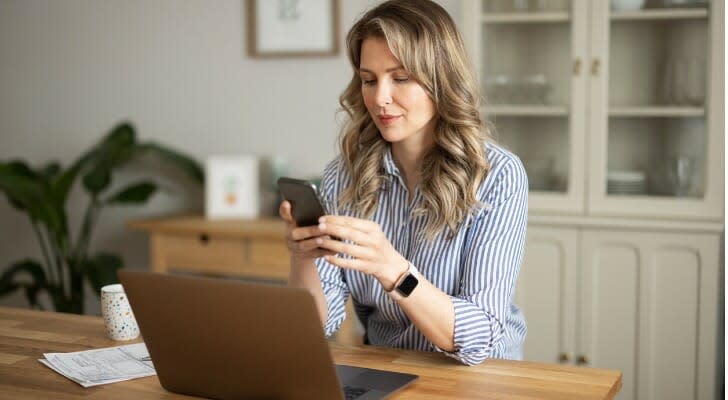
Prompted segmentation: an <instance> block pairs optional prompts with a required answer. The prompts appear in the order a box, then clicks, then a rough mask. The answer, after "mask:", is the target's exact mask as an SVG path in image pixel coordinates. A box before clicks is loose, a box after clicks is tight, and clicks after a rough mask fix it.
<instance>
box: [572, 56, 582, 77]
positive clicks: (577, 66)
mask: <svg viewBox="0 0 728 400" xmlns="http://www.w3.org/2000/svg"><path fill="white" fill-rule="evenodd" d="M580 73H581V58H579V57H577V58H576V60H574V75H579V74H580Z"/></svg>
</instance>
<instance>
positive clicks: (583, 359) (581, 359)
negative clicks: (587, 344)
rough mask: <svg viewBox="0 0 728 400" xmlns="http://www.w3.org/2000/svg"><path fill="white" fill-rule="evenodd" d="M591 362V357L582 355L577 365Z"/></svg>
mask: <svg viewBox="0 0 728 400" xmlns="http://www.w3.org/2000/svg"><path fill="white" fill-rule="evenodd" d="M590 362H591V359H589V356H586V355H581V356H579V358H577V359H576V363H577V364H579V365H586V364H589V363H590Z"/></svg>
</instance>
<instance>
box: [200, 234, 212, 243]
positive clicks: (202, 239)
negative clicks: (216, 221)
mask: <svg viewBox="0 0 728 400" xmlns="http://www.w3.org/2000/svg"><path fill="white" fill-rule="evenodd" d="M209 242H210V236H208V235H207V234H206V233H203V234H201V235H200V243H202V244H207V243H209Z"/></svg>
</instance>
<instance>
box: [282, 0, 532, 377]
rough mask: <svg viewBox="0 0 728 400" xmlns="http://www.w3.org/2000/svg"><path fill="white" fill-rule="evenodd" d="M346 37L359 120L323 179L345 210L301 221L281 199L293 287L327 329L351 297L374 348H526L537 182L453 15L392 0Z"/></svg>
mask: <svg viewBox="0 0 728 400" xmlns="http://www.w3.org/2000/svg"><path fill="white" fill-rule="evenodd" d="M346 40H347V49H348V56H349V60H350V61H351V64H352V66H353V69H354V75H353V77H352V79H351V82H350V83H349V85H348V87H347V88H346V89H345V90H344V92H343V94H342V95H341V97H340V103H341V105H342V107H343V109H344V110H345V111H346V112H347V114H348V117H349V120H348V122H347V124H346V125H345V126H344V127H343V130H342V140H341V155H340V156H339V157H338V158H336V159H335V160H334V161H333V162H331V163H330V164H329V165H328V166H327V167H326V169H325V171H324V175H323V181H322V183H321V188H320V192H321V193H320V195H321V197H322V199H323V200H324V202H325V203H327V205H328V209H329V212H332V213H335V214H338V215H327V216H324V217H322V218H321V219H320V221H319V222H320V224H319V225H318V226H310V227H297V226H296V225H295V222H294V221H293V219H292V217H291V211H290V203H288V202H283V203H282V204H281V207H280V214H281V217H282V218H283V219H284V220H285V221H286V222H287V223H288V232H287V235H288V239H289V241H288V243H289V248H290V250H291V254H292V256H291V272H290V277H289V285H290V286H294V287H302V288H306V289H308V290H309V291H310V292H311V293H312V294H313V296H314V298H315V300H316V303H317V307H318V310H319V314H320V316H321V321H322V324H323V325H324V330H325V333H326V334H327V335H331V334H333V333H334V332H336V331H337V330H338V328H339V326H340V325H341V322H342V321H343V320H344V318H345V308H344V305H345V303H346V300H347V299H348V296H349V295H350V294H351V295H352V297H353V300H354V305H355V309H356V313H357V315H358V317H359V318H360V320H361V322H362V323H363V325H364V327H365V328H366V340H368V342H370V343H371V344H375V345H383V346H390V347H398V348H406V349H416V350H428V351H440V352H444V353H445V354H448V355H450V356H452V357H454V358H456V359H458V360H459V361H461V362H462V363H464V364H467V365H474V364H478V363H480V362H482V361H483V360H484V359H486V358H489V357H494V358H510V359H520V358H522V355H521V344H522V343H523V339H524V337H525V333H526V325H525V321H524V318H523V315H522V314H521V312H520V310H519V309H518V308H517V307H515V306H514V305H512V304H511V302H512V299H513V295H514V290H515V285H516V279H517V277H518V271H519V268H520V263H521V259H522V256H523V244H524V237H525V230H526V214H527V198H528V184H527V178H526V175H525V172H524V169H523V166H522V164H521V163H520V161H519V160H518V158H517V157H516V156H515V155H513V154H511V153H509V152H507V151H505V150H504V149H502V148H500V147H498V146H497V145H496V144H495V143H494V142H493V141H492V139H491V138H490V136H489V135H488V134H487V133H484V131H485V129H484V123H483V121H482V120H481V117H480V110H479V105H480V100H479V91H478V86H477V82H476V79H475V76H474V73H473V70H472V67H471V65H470V63H469V61H468V59H467V55H466V52H465V49H464V46H463V43H462V39H461V37H460V35H459V33H458V32H457V29H456V28H455V24H454V22H453V21H452V19H451V17H450V16H449V15H448V13H447V12H446V11H445V10H444V9H442V8H441V7H440V6H439V5H437V4H435V3H433V2H430V1H423V0H401V1H397V0H394V1H388V2H385V3H383V4H381V5H379V6H377V7H376V8H374V9H372V10H371V11H369V12H367V13H366V14H365V15H364V16H362V17H361V19H360V20H359V21H357V22H356V23H355V24H354V26H353V27H352V28H351V30H350V31H349V33H348V35H347V38H346ZM332 238H337V239H340V240H335V239H332Z"/></svg>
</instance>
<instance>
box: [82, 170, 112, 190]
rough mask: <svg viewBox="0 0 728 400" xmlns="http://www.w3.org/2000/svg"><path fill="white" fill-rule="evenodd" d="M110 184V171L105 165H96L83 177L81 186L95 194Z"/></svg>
mask: <svg viewBox="0 0 728 400" xmlns="http://www.w3.org/2000/svg"><path fill="white" fill-rule="evenodd" d="M109 184H111V171H110V170H109V169H108V168H106V167H105V166H99V167H96V169H94V170H93V171H91V172H89V173H88V174H86V176H84V177H83V186H84V187H85V188H86V190H88V191H89V192H90V193H91V194H93V195H96V194H98V193H100V192H101V191H103V190H104V189H106V188H107V187H108V186H109Z"/></svg>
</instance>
